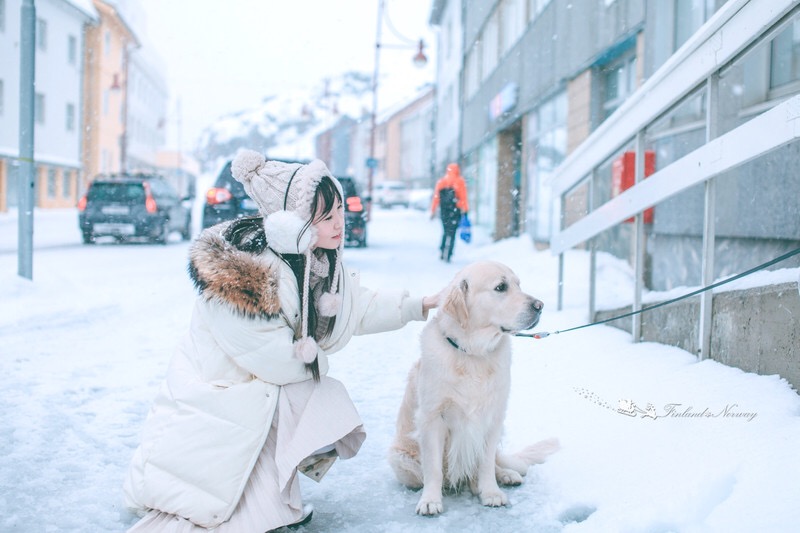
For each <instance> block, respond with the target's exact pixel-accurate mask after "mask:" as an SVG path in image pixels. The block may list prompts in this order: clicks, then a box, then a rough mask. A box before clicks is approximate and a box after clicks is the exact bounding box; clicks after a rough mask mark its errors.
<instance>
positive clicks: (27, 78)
mask: <svg viewBox="0 0 800 533" xmlns="http://www.w3.org/2000/svg"><path fill="white" fill-rule="evenodd" d="M20 20H21V24H20V53H19V63H20V69H19V74H20V76H19V89H20V90H19V177H18V179H19V187H18V188H17V192H18V195H19V214H18V216H19V224H18V227H19V244H18V246H17V250H18V254H19V255H18V265H19V268H18V271H17V272H18V274H19V275H20V276H22V277H24V278H28V279H30V280H32V279H33V207H34V197H33V192H34V179H33V178H34V164H33V133H34V126H33V110H34V81H35V76H36V68H35V67H36V7H34V5H33V0H23V2H22V7H21V8H20Z"/></svg>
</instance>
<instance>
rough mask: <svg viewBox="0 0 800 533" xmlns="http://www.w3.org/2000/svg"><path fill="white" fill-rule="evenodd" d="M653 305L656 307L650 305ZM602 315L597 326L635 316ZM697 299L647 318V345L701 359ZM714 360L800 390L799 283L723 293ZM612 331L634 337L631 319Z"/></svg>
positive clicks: (717, 306)
mask: <svg viewBox="0 0 800 533" xmlns="http://www.w3.org/2000/svg"><path fill="white" fill-rule="evenodd" d="M647 305H648V306H649V305H654V303H648V304H647ZM630 310H631V309H630V307H628V308H625V309H615V310H610V311H598V312H597V313H596V314H595V317H594V320H605V319H608V318H611V317H614V316H618V315H621V314H624V313H628V312H630ZM699 312H700V304H699V301H698V298H696V297H695V298H688V299H687V300H683V301H680V302H676V303H674V304H671V305H667V306H664V307H660V308H658V309H653V310H652V311H646V312H645V313H644V314H642V339H641V340H643V341H653V342H659V343H662V344H669V345H672V346H677V347H679V348H682V349H684V350H686V351H689V352H692V353H694V354H696V353H698V346H699V344H698V316H699ZM712 315H713V318H712V325H711V354H710V359H713V360H715V361H718V362H720V363H724V364H726V365H729V366H733V367H736V368H740V369H742V370H744V371H746V372H753V373H757V374H763V375H773V374H778V375H779V376H781V377H782V378H784V379H785V380H786V381H788V382H789V383H790V384H791V385H792V386H793V387H794V389H795V390H798V389H800V292H798V283H795V282H793V283H782V284H778V285H770V286H765V287H757V288H753V289H745V290H737V291H728V292H721V293H717V294H715V295H714V302H713V305H712ZM608 325H610V326H614V327H617V328H620V329H623V330H625V331H628V332H630V331H631V319H630V318H625V319H621V320H617V321H614V322H610V323H609V324H608Z"/></svg>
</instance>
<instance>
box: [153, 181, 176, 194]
mask: <svg viewBox="0 0 800 533" xmlns="http://www.w3.org/2000/svg"><path fill="white" fill-rule="evenodd" d="M148 183H149V184H150V190H151V191H152V193H153V196H161V197H164V198H175V197H177V194H176V193H175V192H174V191H173V190H172V188H171V187H170V186H169V185H167V184H166V183H165V182H163V181H161V180H148Z"/></svg>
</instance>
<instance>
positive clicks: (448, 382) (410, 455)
mask: <svg viewBox="0 0 800 533" xmlns="http://www.w3.org/2000/svg"><path fill="white" fill-rule="evenodd" d="M439 303H440V307H439V310H438V312H437V313H436V316H435V317H433V318H432V319H431V320H430V321H428V323H427V324H426V325H425V327H424V328H423V330H422V334H421V339H420V340H421V357H420V359H419V360H418V361H417V362H416V363H415V364H414V366H413V367H412V368H411V371H410V373H409V376H408V383H407V386H406V390H405V394H404V396H403V400H402V403H401V405H400V411H399V413H398V417H397V433H396V435H395V438H394V442H393V443H392V445H391V449H390V452H389V463H390V464H391V466H392V469H393V470H394V472H395V475H396V476H397V479H398V480H399V481H400V482H401V483H402V484H404V485H405V486H407V487H410V488H413V489H419V488H422V494H421V495H420V498H419V503H417V508H416V512H417V513H418V514H421V515H437V514H439V513H441V512H442V511H443V510H444V508H443V506H442V489H443V488H450V489H456V490H457V489H459V488H461V487H462V486H463V485H464V484H465V483H466V484H469V487H470V490H471V491H472V493H473V494H475V495H477V496H479V497H480V500H481V503H482V504H483V505H487V506H492V507H498V506H501V505H506V504H507V503H508V497H507V496H506V494H505V493H504V492H503V491H502V490H501V489H500V487H499V486H498V483H500V484H503V485H519V484H520V483H522V476H524V475H525V474H526V473H527V471H528V468H529V467H530V466H531V465H532V464H537V463H541V462H543V461H544V459H545V457H546V456H547V455H549V454H551V453H553V452H555V451H556V450H557V449H558V441H557V440H555V439H548V440H545V441H541V442H539V443H537V444H534V445H531V446H528V447H527V448H525V449H524V450H522V451H521V452H519V453H516V454H511V455H509V454H504V453H502V452H501V451H500V450H499V449H498V446H499V444H500V439H501V435H502V430H503V420H504V418H505V412H506V405H507V403H508V394H509V388H510V383H511V340H510V335H511V334H513V333H516V332H519V331H521V330H525V329H529V328H532V327H533V326H535V325H536V324H537V323H538V322H539V316H540V314H541V312H542V308H543V306H544V304H543V303H542V302H541V301H539V300H537V299H536V298H534V297H532V296H530V295H528V294H525V293H524V292H522V290H521V289H520V283H519V278H518V277H517V276H516V274H515V273H514V272H513V271H512V270H511V269H510V268H509V267H507V266H506V265H503V264H501V263H498V262H495V261H480V262H476V263H472V264H470V265H468V266H466V267H465V268H463V269H462V270H461V271H460V272H458V274H456V276H455V277H454V278H453V281H452V282H451V283H450V284H449V285H448V286H447V287H446V288H445V289H444V290H443V291H442V293H441V294H440V302H439Z"/></svg>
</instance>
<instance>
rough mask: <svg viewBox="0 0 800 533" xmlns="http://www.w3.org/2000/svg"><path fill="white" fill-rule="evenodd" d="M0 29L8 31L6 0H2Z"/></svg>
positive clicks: (0, 1)
mask: <svg viewBox="0 0 800 533" xmlns="http://www.w3.org/2000/svg"><path fill="white" fill-rule="evenodd" d="M0 31H2V32H5V31H6V0H0Z"/></svg>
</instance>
